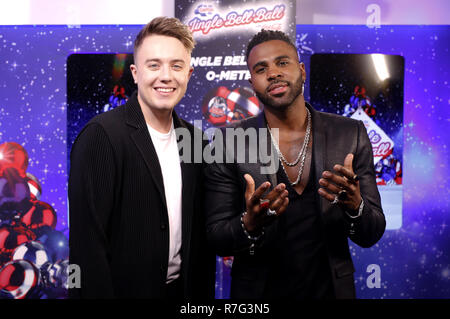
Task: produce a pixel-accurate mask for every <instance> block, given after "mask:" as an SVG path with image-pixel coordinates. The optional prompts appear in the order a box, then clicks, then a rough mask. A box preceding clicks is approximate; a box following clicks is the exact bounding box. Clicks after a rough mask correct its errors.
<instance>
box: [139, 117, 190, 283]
mask: <svg viewBox="0 0 450 319" xmlns="http://www.w3.org/2000/svg"><path fill="white" fill-rule="evenodd" d="M147 127H148V130H149V132H150V136H151V138H152V142H153V145H154V146H155V150H156V154H157V155H158V160H159V165H160V166H161V171H162V176H163V181H164V192H165V196H166V203H167V212H168V214H169V234H170V235H169V267H168V269H167V279H166V282H167V283H169V282H171V281H173V280H175V279H177V278H178V277H179V276H180V267H181V255H180V250H181V203H182V201H181V197H182V192H181V191H182V178H181V166H180V154H179V153H178V145H177V136H176V134H175V129H174V126H173V121H172V126H171V128H170V131H169V132H168V133H160V132H158V131H156V130H155V129H154V128H152V127H151V126H150V125H148V124H147Z"/></svg>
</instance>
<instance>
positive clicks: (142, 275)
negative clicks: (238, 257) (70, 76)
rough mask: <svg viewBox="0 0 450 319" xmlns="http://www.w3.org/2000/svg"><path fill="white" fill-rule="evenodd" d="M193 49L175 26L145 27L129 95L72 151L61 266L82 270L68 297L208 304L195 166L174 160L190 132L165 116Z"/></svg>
mask: <svg viewBox="0 0 450 319" xmlns="http://www.w3.org/2000/svg"><path fill="white" fill-rule="evenodd" d="M194 46H195V41H194V39H193V37H192V33H191V32H190V30H189V29H188V28H187V27H186V26H185V25H184V24H182V23H181V22H180V21H179V20H178V19H176V18H167V17H159V18H155V19H153V20H152V21H151V22H150V23H148V24H147V25H146V26H145V27H144V28H143V29H142V30H141V31H140V32H139V34H138V35H137V37H136V40H135V43H134V64H132V65H131V67H130V68H131V73H132V75H133V78H134V82H135V83H136V84H137V92H135V93H134V94H133V95H132V96H131V97H130V99H129V100H128V102H127V103H126V104H125V105H122V106H119V107H117V108H116V109H114V110H111V111H109V112H106V113H103V114H100V115H98V116H96V117H94V118H93V119H92V120H91V121H90V122H89V123H88V124H87V125H86V126H85V127H84V128H83V130H82V131H81V132H80V134H79V135H78V137H77V139H76V141H75V143H74V145H73V147H72V151H71V169H70V177H69V207H70V262H71V263H73V264H78V265H79V266H80V268H81V288H79V289H71V290H70V295H71V296H72V297H75V298H76V297H78V298H79V297H81V298H99V297H100V298H103V297H104V298H117V297H127V298H129V297H131V298H156V299H169V300H173V299H176V300H179V299H196V298H201V299H205V298H213V297H214V272H215V268H214V266H215V258H214V257H215V256H214V254H210V253H209V252H208V250H207V249H206V246H205V244H206V240H205V238H206V237H205V229H204V225H205V222H204V217H203V211H202V175H201V174H202V163H194V161H192V160H191V161H189V160H188V161H182V162H180V154H179V151H178V146H177V137H178V133H177V132H179V130H177V129H182V130H184V131H185V132H186V131H188V132H189V133H190V134H191V136H194V131H195V130H197V129H195V128H194V127H193V126H192V125H191V124H189V123H187V122H185V121H184V120H182V119H180V118H179V117H178V116H177V114H176V113H175V111H174V107H175V105H176V104H177V103H178V102H179V101H180V100H181V98H182V97H183V95H184V94H185V92H186V88H187V84H188V81H189V78H190V76H191V74H192V71H193V68H192V67H191V66H190V59H191V52H192V50H193V49H194ZM195 134H198V132H197V133H195ZM200 134H201V132H200ZM192 142H193V139H192Z"/></svg>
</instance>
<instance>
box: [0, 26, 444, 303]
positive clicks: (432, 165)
mask: <svg viewBox="0 0 450 319" xmlns="http://www.w3.org/2000/svg"><path fill="white" fill-rule="evenodd" d="M140 28H141V26H81V27H79V28H71V27H67V26H3V27H0V56H1V60H0V143H3V142H6V141H14V142H17V143H19V144H21V145H23V146H24V147H25V149H26V150H27V151H28V154H29V157H30V163H29V168H28V171H29V172H30V173H32V174H34V175H35V176H36V177H37V178H38V179H39V180H40V182H41V184H42V200H43V201H45V202H47V203H49V204H51V205H52V206H53V207H54V208H55V210H56V211H57V214H58V222H57V227H56V229H58V230H63V231H66V234H67V229H68V227H69V225H68V218H67V162H66V160H67V147H68V145H67V142H66V141H67V120H66V116H67V104H66V60H67V57H68V56H69V55H70V54H72V53H81V52H92V53H123V52H131V51H132V45H133V42H132V41H133V39H134V37H135V35H136V34H137V32H138V31H139V30H140ZM448 43H450V27H449V26H382V27H381V28H378V29H369V28H368V27H366V26H325V25H320V26H318V25H297V45H298V48H299V53H300V54H301V56H302V60H303V61H304V62H305V65H306V70H307V72H309V59H310V56H311V55H312V54H313V53H385V54H397V55H401V56H403V57H404V59H405V80H404V119H403V123H404V127H403V222H402V227H401V228H400V229H398V230H388V231H386V233H385V235H384V236H383V238H382V239H381V241H380V242H379V243H378V244H377V245H375V246H374V247H372V248H369V249H361V248H359V247H357V246H355V245H353V244H351V252H352V256H353V260H354V262H355V268H356V287H357V296H358V297H360V298H450V253H449V251H448V247H450V231H449V229H450V216H449V214H450V209H449V202H450V201H449V197H450V196H449V195H450V194H449V190H450V185H449V180H448V178H447V170H448V168H449V150H448V148H449V145H448V142H449V137H448V133H447V132H446V131H447V130H446V128H447V127H448V125H449V122H450V116H449V103H450V93H449V92H450V90H449V88H450V85H449V77H448V72H449V71H448V70H449V69H450V68H449V66H450V65H449V64H450V53H449V49H448ZM194 72H195V71H194ZM195 85H196V81H191V82H190V84H189V88H188V92H189V90H195ZM306 99H309V86H308V83H307V85H306ZM106 102H107V101H105V103H106ZM177 108H178V109H179V110H180V111H181V112H180V113H181V116H182V117H184V118H186V119H188V120H190V121H193V120H196V119H197V120H200V119H201V114H202V113H201V110H200V105H195V106H191V105H189V106H187V105H185V104H184V103H183V101H181V103H180V106H179V107H177ZM204 122H205V121H204ZM81 125H82V123H81V122H80V126H81ZM222 264H223V263H219V265H222ZM369 264H378V265H379V266H380V269H381V288H372V289H369V288H368V287H367V285H366V279H367V277H368V275H369V274H368V273H367V272H366V269H367V266H368V265H369ZM227 278H228V277H227V269H226V268H224V267H223V266H220V267H218V282H217V283H218V287H217V288H218V289H220V291H221V293H220V296H221V297H222V298H225V297H227V294H228V288H227V287H228V279H227Z"/></svg>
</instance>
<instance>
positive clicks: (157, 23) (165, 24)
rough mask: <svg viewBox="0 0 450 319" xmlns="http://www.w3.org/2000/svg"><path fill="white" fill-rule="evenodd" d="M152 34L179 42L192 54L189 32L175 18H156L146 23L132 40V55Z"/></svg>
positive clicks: (192, 47) (193, 44)
mask: <svg viewBox="0 0 450 319" xmlns="http://www.w3.org/2000/svg"><path fill="white" fill-rule="evenodd" d="M152 34H157V35H165V36H168V37H173V38H176V39H178V40H180V41H181V43H183V45H184V47H185V48H186V49H187V50H188V51H189V52H190V53H192V50H193V49H194V47H195V40H194V36H193V35H192V32H191V30H190V29H189V28H188V27H187V26H186V25H185V24H183V23H182V22H181V21H180V20H178V19H177V18H169V17H157V18H154V19H153V20H152V21H150V22H149V23H147V25H145V26H144V27H143V28H142V30H141V31H139V33H138V35H137V36H136V39H135V40H134V53H135V54H136V50H137V49H138V48H139V47H140V46H141V44H142V42H143V41H144V39H145V38H146V37H148V36H150V35H152Z"/></svg>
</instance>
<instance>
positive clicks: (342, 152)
mask: <svg viewBox="0 0 450 319" xmlns="http://www.w3.org/2000/svg"><path fill="white" fill-rule="evenodd" d="M307 107H308V108H309V110H310V111H311V115H312V130H313V153H314V156H313V158H314V167H315V176H317V178H316V180H315V181H314V183H315V189H316V190H317V189H318V188H319V187H320V186H319V184H318V180H319V178H320V177H321V176H322V172H323V171H324V170H330V171H333V166H334V165H335V164H337V163H339V164H343V162H344V158H345V156H346V155H347V154H348V153H353V154H354V160H353V169H354V171H355V173H356V174H358V176H359V177H360V188H361V196H362V197H363V199H364V203H365V205H364V210H363V213H362V216H361V217H359V218H357V219H351V218H350V217H348V216H347V214H346V213H345V212H344V211H343V210H342V209H341V208H340V207H339V205H331V203H330V202H329V201H327V200H325V199H323V198H322V197H320V196H319V195H317V200H318V201H319V211H320V216H321V220H322V224H323V227H324V232H323V233H324V234H325V237H326V238H325V240H326V250H327V255H328V261H329V265H330V269H331V271H332V274H331V277H332V281H333V286H334V292H335V295H336V297H337V298H354V297H355V288H354V279H353V273H354V266H353V262H352V259H351V256H350V252H349V246H348V241H347V240H348V238H350V239H351V240H352V241H353V242H355V243H356V244H358V245H360V246H362V247H370V246H372V245H374V244H375V243H376V242H377V241H378V240H379V239H380V238H381V236H382V235H383V233H384V230H385V226H386V222H385V218H384V214H383V211H382V209H381V202H380V195H379V192H378V189H377V185H376V181H375V172H374V165H373V155H372V146H371V143H370V141H369V138H368V136H367V132H366V129H365V127H364V125H363V123H362V122H360V121H356V120H353V119H350V118H345V117H342V116H338V115H334V114H328V113H322V112H317V111H315V110H314V109H313V108H312V107H311V106H310V105H309V104H307ZM233 126H234V127H240V128H243V129H244V130H245V129H247V128H257V129H259V128H262V129H264V131H263V132H266V133H267V130H265V128H266V121H265V117H264V114H263V113H261V114H260V115H258V116H257V117H253V118H250V119H247V120H244V121H242V122H239V123H237V124H234V125H233ZM224 131H225V130H224ZM224 131H223V133H222V134H223V136H225V132H224ZM259 133H260V134H258V138H261V136H262V135H261V134H262V133H261V132H259ZM266 142H267V143H268V144H269V145H267V148H269V149H272V152H273V153H272V154H276V152H275V151H274V149H273V145H272V143H271V142H270V138H269V139H267V140H259V142H258V145H264V143H266ZM213 145H214V144H213ZM250 147H254V146H251V145H250ZM213 148H214V149H215V150H216V151H218V150H220V147H213ZM237 148H239V147H235V149H234V154H232V155H230V149H229V148H225V152H226V153H227V155H228V158H229V159H232V160H231V161H230V160H228V161H225V160H224V163H222V164H220V163H213V164H210V165H208V166H207V167H206V171H205V182H206V183H205V185H206V186H205V187H206V196H205V209H206V214H207V231H208V239H209V241H210V242H211V244H212V245H213V247H214V249H215V250H216V253H217V254H218V255H220V256H234V261H233V268H232V272H231V275H232V282H231V297H232V298H260V297H261V296H262V295H263V291H264V286H265V282H266V278H267V275H268V273H269V272H270V267H269V264H270V262H269V261H270V260H272V258H273V253H272V252H273V249H274V245H272V243H273V242H274V240H275V238H276V233H277V227H278V223H277V220H276V221H275V222H274V223H273V224H271V225H270V226H269V227H266V228H265V234H264V236H263V237H262V238H261V240H260V241H258V243H257V246H256V249H255V252H254V255H251V254H250V253H249V247H250V245H251V241H250V240H249V239H248V238H247V237H246V236H245V234H244V232H243V230H242V227H241V221H240V215H241V213H242V212H243V211H244V210H245V199H244V193H245V186H246V183H245V179H244V177H243V176H244V174H246V173H249V174H250V175H252V177H253V179H254V180H255V185H256V187H258V186H259V185H261V184H262V183H263V182H266V181H270V182H271V184H272V185H273V186H276V185H277V184H278V182H277V177H276V173H274V172H273V173H271V174H262V173H261V167H262V166H264V165H263V163H264V162H265V161H262V160H260V159H259V158H258V161H257V162H256V163H251V162H250V160H249V158H250V157H245V158H246V159H247V160H246V161H245V162H244V163H242V162H240V163H239V162H238V161H237V160H236V154H237ZM245 150H246V151H247V152H248V150H249V145H246V148H245ZM246 156H248V154H246ZM274 161H275V162H277V163H278V161H279V160H278V157H277V156H276V155H275V157H274ZM289 275H292V274H286V276H289Z"/></svg>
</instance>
